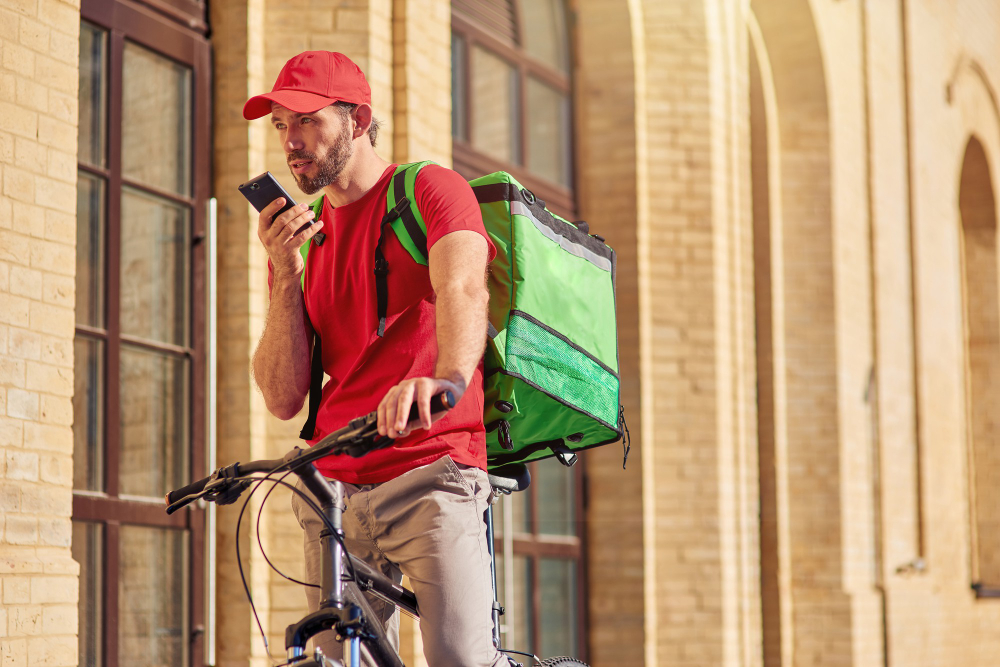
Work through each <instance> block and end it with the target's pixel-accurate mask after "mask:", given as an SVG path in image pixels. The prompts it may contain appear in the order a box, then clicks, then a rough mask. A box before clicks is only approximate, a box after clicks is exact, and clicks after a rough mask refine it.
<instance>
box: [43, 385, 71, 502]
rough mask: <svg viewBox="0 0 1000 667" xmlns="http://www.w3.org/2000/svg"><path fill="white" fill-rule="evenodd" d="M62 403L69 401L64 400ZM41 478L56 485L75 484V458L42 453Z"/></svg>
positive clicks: (67, 485)
mask: <svg viewBox="0 0 1000 667" xmlns="http://www.w3.org/2000/svg"><path fill="white" fill-rule="evenodd" d="M61 402H62V403H67V404H68V403H69V401H65V400H62V401H61ZM38 459H39V460H38V466H39V479H40V480H41V481H43V482H47V483H49V484H54V485H56V486H62V487H67V488H68V487H70V486H72V484H73V459H72V457H69V456H64V455H58V454H41V455H40V456H39V457H38Z"/></svg>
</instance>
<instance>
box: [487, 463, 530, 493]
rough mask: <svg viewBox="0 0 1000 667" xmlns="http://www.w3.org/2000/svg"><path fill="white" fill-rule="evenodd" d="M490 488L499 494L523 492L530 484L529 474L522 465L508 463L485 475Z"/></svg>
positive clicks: (526, 468)
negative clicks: (488, 480)
mask: <svg viewBox="0 0 1000 667" xmlns="http://www.w3.org/2000/svg"><path fill="white" fill-rule="evenodd" d="M487 476H488V477H489V479H490V486H492V487H493V488H494V490H496V491H499V492H500V493H514V492H515V491H524V490H525V489H526V488H528V485H529V484H531V473H529V472H528V467H527V466H526V465H524V464H523V463H508V464H507V465H505V466H501V467H499V468H494V469H493V470H490V471H489V472H488V473H487Z"/></svg>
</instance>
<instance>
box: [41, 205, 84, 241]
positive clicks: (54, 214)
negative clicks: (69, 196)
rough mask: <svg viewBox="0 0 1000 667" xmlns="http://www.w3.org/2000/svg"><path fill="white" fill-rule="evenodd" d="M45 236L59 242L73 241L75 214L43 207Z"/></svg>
mask: <svg viewBox="0 0 1000 667" xmlns="http://www.w3.org/2000/svg"><path fill="white" fill-rule="evenodd" d="M45 238H46V239H48V240H50V241H59V242H61V243H75V241H76V215H70V214H69V213H66V212H65V211H56V210H55V209H51V208H48V209H45Z"/></svg>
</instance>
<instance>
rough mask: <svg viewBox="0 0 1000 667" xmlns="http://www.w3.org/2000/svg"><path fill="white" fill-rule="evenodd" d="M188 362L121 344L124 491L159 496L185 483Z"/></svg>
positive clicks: (122, 472) (122, 491)
mask: <svg viewBox="0 0 1000 667" xmlns="http://www.w3.org/2000/svg"><path fill="white" fill-rule="evenodd" d="M188 375H189V364H188V360H187V359H184V358H176V357H169V356H166V355H163V354H160V353H156V352H148V351H146V350H140V349H136V348H133V347H130V346H127V345H123V346H122V354H121V452H120V454H121V457H120V459H119V463H118V469H119V471H120V478H119V483H120V489H121V493H122V494H123V495H132V496H152V497H155V498H161V497H163V495H164V494H165V493H166V492H167V491H169V490H171V489H175V488H177V487H179V486H183V485H184V484H187V483H188V481H190V480H188V474H187V460H188V451H189V450H188V447H189V437H188V412H189V408H190V401H189V393H190V392H189V390H188V387H189V384H190V383H189V379H188Z"/></svg>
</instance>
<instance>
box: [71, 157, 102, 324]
mask: <svg viewBox="0 0 1000 667" xmlns="http://www.w3.org/2000/svg"><path fill="white" fill-rule="evenodd" d="M106 190H107V183H106V182H105V181H104V179H103V178H100V177H97V176H93V175H91V174H88V173H86V172H84V171H80V172H78V179H77V189H76V218H77V225H76V322H77V324H87V325H90V326H93V327H100V328H103V327H104V292H105V280H104V198H105V192H106Z"/></svg>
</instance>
